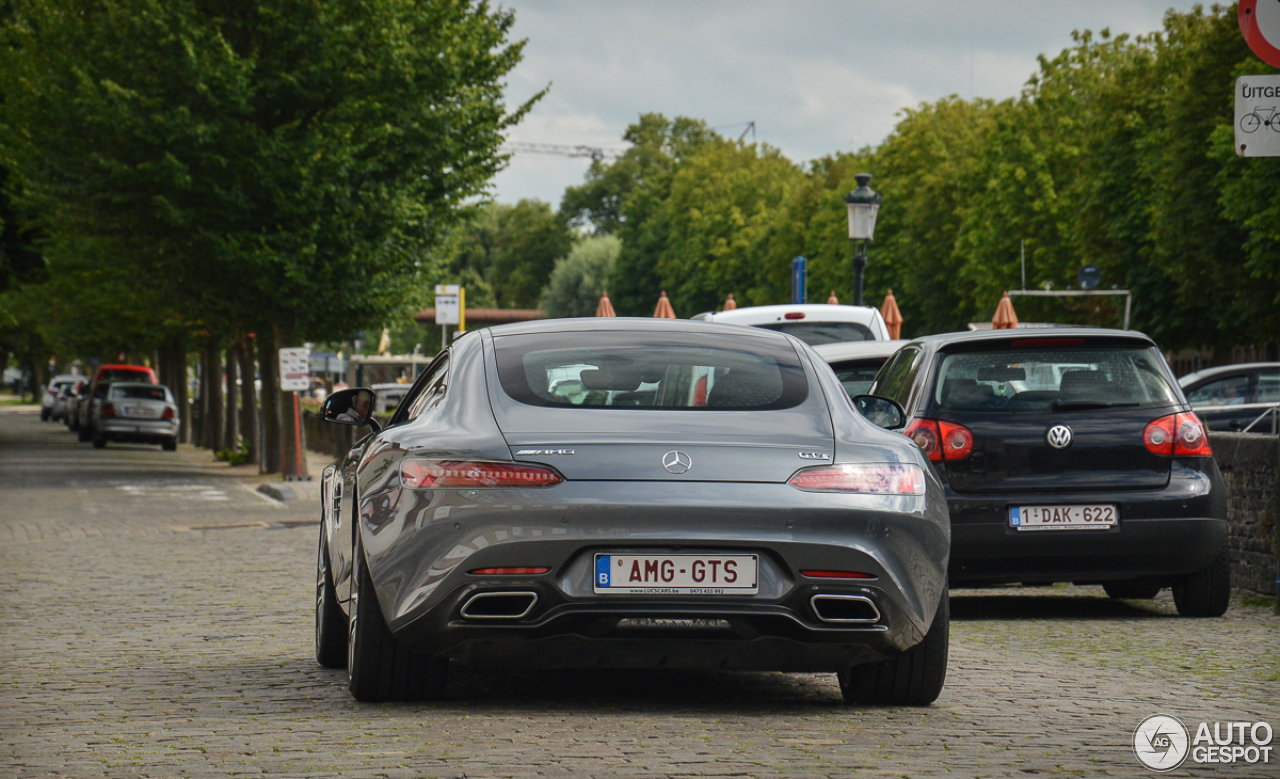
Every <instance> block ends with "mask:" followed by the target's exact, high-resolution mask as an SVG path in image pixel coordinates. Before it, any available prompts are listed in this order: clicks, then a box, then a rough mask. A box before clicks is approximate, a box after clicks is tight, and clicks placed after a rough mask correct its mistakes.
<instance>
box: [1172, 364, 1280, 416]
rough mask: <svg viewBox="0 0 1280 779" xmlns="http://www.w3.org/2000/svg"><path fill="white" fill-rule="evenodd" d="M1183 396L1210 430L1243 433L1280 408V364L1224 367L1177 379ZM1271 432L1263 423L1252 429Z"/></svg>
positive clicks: (1208, 369) (1197, 372)
mask: <svg viewBox="0 0 1280 779" xmlns="http://www.w3.org/2000/svg"><path fill="white" fill-rule="evenodd" d="M1178 383H1179V384H1181V385H1182V392H1183V393H1184V394H1185V395H1186V396H1187V401H1188V402H1189V403H1191V408H1193V409H1195V412H1196V414H1197V415H1198V416H1199V417H1200V419H1201V420H1202V421H1203V422H1204V423H1205V424H1206V425H1208V426H1209V429H1210V430H1243V429H1244V428H1246V427H1248V426H1249V424H1250V423H1251V422H1253V421H1254V420H1255V419H1257V418H1258V417H1259V415H1261V414H1262V413H1264V412H1265V411H1266V410H1267V409H1269V408H1275V407H1276V406H1277V405H1280V362H1254V363H1246V364H1244V365H1224V366H1222V367H1219V368H1207V369H1205V370H1202V371H1196V372H1195V373H1189V374H1187V375H1186V376H1183V377H1182V378H1181V379H1178ZM1253 429H1254V430H1255V431H1258V432H1263V431H1267V432H1269V431H1270V430H1271V424H1270V422H1269V421H1267V420H1264V421H1263V422H1261V423H1259V425H1257V426H1255V427H1254V428H1253Z"/></svg>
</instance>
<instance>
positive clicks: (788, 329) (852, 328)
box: [756, 321, 876, 346]
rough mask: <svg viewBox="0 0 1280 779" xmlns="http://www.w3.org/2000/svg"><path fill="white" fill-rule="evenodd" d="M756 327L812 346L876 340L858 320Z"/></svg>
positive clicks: (770, 324) (773, 323)
mask: <svg viewBox="0 0 1280 779" xmlns="http://www.w3.org/2000/svg"><path fill="white" fill-rule="evenodd" d="M756 327H762V328H764V329H765V330H776V331H778V332H780V333H786V334H787V335H794V336H795V337H796V338H799V339H800V340H801V341H804V342H805V343H807V344H809V345H810V346H817V345H819V344H838V343H846V342H849V341H874V340H876V337H875V336H874V335H872V334H871V329H870V328H869V327H867V326H866V325H862V324H858V323H857V322H809V321H800V322H771V323H769V324H766V325H756Z"/></svg>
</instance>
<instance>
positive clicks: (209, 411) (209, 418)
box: [200, 338, 227, 452]
mask: <svg viewBox="0 0 1280 779" xmlns="http://www.w3.org/2000/svg"><path fill="white" fill-rule="evenodd" d="M219 347H220V344H219V343H218V341H217V340H216V339H213V338H211V339H209V341H208V342H207V343H206V344H205V347H204V366H205V375H204V377H203V378H202V379H201V381H200V394H202V395H204V396H205V400H204V403H203V405H204V409H205V412H206V414H205V418H204V420H203V422H204V424H203V425H201V427H203V428H204V430H203V432H202V434H201V436H202V437H201V442H200V443H201V445H202V446H204V448H205V449H209V450H210V451H213V452H218V451H221V450H223V449H226V448H227V447H226V444H225V443H224V442H223V441H222V349H221V348H219Z"/></svg>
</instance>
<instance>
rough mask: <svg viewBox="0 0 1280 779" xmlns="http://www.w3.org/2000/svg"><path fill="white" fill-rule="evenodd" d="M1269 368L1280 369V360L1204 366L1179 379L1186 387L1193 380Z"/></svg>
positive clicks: (1180, 383) (1179, 382) (1181, 384)
mask: <svg viewBox="0 0 1280 779" xmlns="http://www.w3.org/2000/svg"><path fill="white" fill-rule="evenodd" d="M1267 368H1277V369H1280V362H1242V363H1239V364H1238V365H1219V366H1217V367H1215V368H1204V369H1203V370H1198V371H1196V372H1195V373H1188V374H1187V375H1186V376H1183V377H1182V378H1180V379H1178V384H1179V385H1180V386H1183V387H1186V386H1187V385H1189V384H1192V383H1193V382H1197V381H1200V380H1201V379H1209V378H1212V377H1214V376H1225V375H1227V374H1230V373H1237V372H1239V373H1248V372H1250V371H1256V370H1260V369H1262V370H1265V369H1267Z"/></svg>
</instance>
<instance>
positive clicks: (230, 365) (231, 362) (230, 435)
mask: <svg viewBox="0 0 1280 779" xmlns="http://www.w3.org/2000/svg"><path fill="white" fill-rule="evenodd" d="M239 372H240V343H239V341H237V340H235V339H234V338H233V339H232V340H231V342H230V343H229V344H227V397H226V403H227V408H226V414H225V415H224V416H223V425H222V440H223V442H224V443H225V444H226V448H228V449H235V448H236V438H238V437H239V435H240V430H239V427H240V413H239V409H238V408H237V406H238V405H239V401H240V387H239V383H240V382H239V376H238V374H239Z"/></svg>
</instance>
